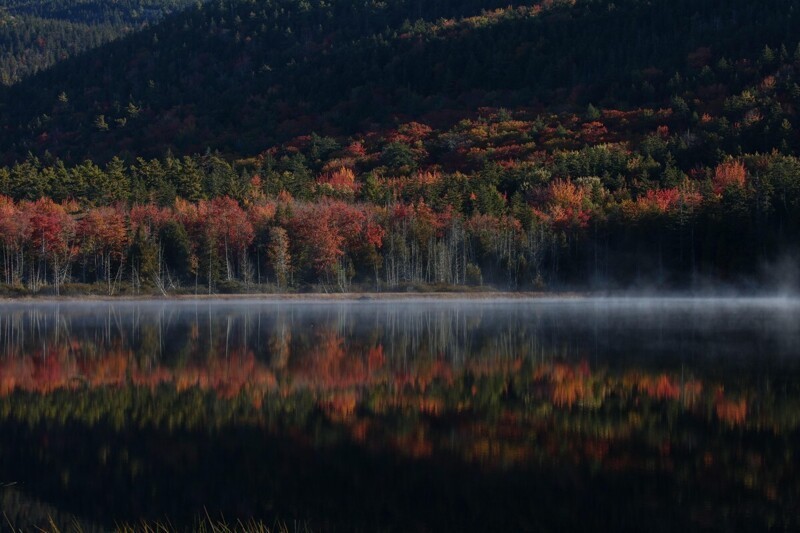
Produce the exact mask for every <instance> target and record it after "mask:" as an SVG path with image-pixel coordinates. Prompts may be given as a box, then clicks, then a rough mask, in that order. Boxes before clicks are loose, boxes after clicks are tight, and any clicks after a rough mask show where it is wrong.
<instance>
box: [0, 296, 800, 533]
mask: <svg viewBox="0 0 800 533" xmlns="http://www.w3.org/2000/svg"><path fill="white" fill-rule="evenodd" d="M798 502H800V301H799V300H793V299H674V298H673V299H580V298H577V299H567V300H546V299H541V300H524V299H514V300H446V301H437V300H430V299H422V300H403V301H336V302H332V301H329V302H310V301H300V302H285V301H283V302H282V301H272V302H260V301H253V300H242V301H238V300H224V301H158V302H138V301H136V302H130V301H129V302H121V301H111V302H97V301H94V302H59V303H47V302H38V301H37V302H17V303H2V304H0V508H1V509H2V511H3V513H4V514H5V518H3V520H2V522H4V525H6V526H7V525H8V524H13V525H15V526H17V527H22V528H33V527H35V526H37V525H38V526H42V525H46V524H48V523H49V521H50V520H53V521H54V523H56V524H57V525H61V526H69V525H71V524H72V525H74V524H80V525H81V527H82V528H83V529H84V530H85V531H91V530H107V529H109V528H112V527H114V526H115V525H119V524H123V523H135V522H138V521H140V520H143V519H144V520H154V521H161V522H163V523H167V522H168V523H170V524H171V525H172V526H173V527H174V528H178V529H183V528H191V527H192V526H193V524H196V523H197V522H196V520H198V519H199V518H200V517H203V516H211V517H215V518H216V517H222V516H224V518H225V519H226V520H228V521H234V520H236V519H249V518H257V519H260V520H264V521H265V522H266V523H267V524H268V525H271V524H273V523H275V522H276V521H279V522H280V523H286V524H289V526H290V530H292V529H301V530H311V531H353V530H362V531H376V530H387V531H434V530H435V531H440V530H447V531H464V530H481V531H499V530H509V531H529V530H534V531H548V530H552V531H571V530H600V529H605V530H615V531H643V530H649V531H674V530H676V529H678V528H684V529H685V530H725V531H734V530H765V529H770V528H774V529H776V530H789V529H791V530H793V529H796V528H800V507H799V506H798ZM2 527H3V525H0V528H2Z"/></svg>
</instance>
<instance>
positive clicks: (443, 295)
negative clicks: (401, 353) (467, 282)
mask: <svg viewBox="0 0 800 533" xmlns="http://www.w3.org/2000/svg"><path fill="white" fill-rule="evenodd" d="M588 296H592V294H591V293H586V292H575V291H564V292H544V291H537V292H532V291H519V292H515V291H488V290H487V291H448V292H434V291H428V292H337V293H325V292H302V293H242V294H231V293H223V294H168V295H161V294H142V295H129V294H125V295H120V296H108V295H100V294H87V295H60V296H57V295H52V294H42V295H21V296H0V303H12V302H36V301H59V302H82V301H96V302H103V301H114V302H117V301H132V302H135V301H165V302H169V301H209V300H222V301H237V300H252V301H286V302H293V301H297V302H303V301H312V302H319V301H330V302H336V301H351V302H360V301H404V300H496V299H499V300H530V299H547V298H558V299H569V298H584V297H588ZM598 296H599V294H598Z"/></svg>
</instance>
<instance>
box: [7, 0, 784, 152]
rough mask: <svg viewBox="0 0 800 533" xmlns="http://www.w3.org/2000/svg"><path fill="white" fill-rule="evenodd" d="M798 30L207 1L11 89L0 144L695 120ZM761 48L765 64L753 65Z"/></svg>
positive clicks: (631, 17) (106, 146)
mask: <svg viewBox="0 0 800 533" xmlns="http://www.w3.org/2000/svg"><path fill="white" fill-rule="evenodd" d="M797 27H800V10H798V6H797V4H796V2H794V1H792V0H765V1H763V2H751V1H748V0H731V1H726V2H718V1H712V0H700V1H697V0H647V1H643V0H620V1H616V2H609V1H607V0H566V1H565V0H548V1H545V2H541V3H532V2H522V3H519V4H516V5H513V6H510V7H509V6H508V2H507V0H468V1H464V0H444V1H438V2H428V1H425V0H396V1H391V2H377V1H370V2H364V1H361V0H358V1H356V0H336V1H332V2H320V1H313V2H309V1H307V0H241V1H214V2H210V3H208V4H206V5H199V6H196V7H193V8H191V9H189V10H188V11H186V12H184V13H181V14H178V15H176V16H172V17H169V18H168V19H166V20H164V21H163V22H162V23H160V24H159V25H157V26H155V27H151V28H149V29H147V30H146V31H143V32H141V33H137V34H135V35H132V36H130V37H128V38H126V39H123V40H121V41H117V42H114V43H110V44H108V45H105V46H103V47H102V48H99V49H96V50H94V51H93V52H90V53H87V54H85V55H82V56H80V57H76V58H73V59H70V60H68V61H63V62H61V63H60V64H58V65H57V66H56V67H55V68H52V69H50V70H48V71H46V72H42V73H39V74H38V75H36V76H34V77H32V78H30V79H28V80H26V81H25V82H23V83H20V84H18V85H17V86H15V87H13V88H11V89H10V90H9V91H8V92H7V93H6V95H5V96H4V97H3V98H2V103H3V109H2V116H3V124H2V126H3V130H2V136H1V137H0V146H2V148H3V150H4V153H5V154H6V156H7V157H10V158H19V157H24V156H25V154H27V153H28V152H29V151H30V152H33V153H44V151H45V150H47V151H49V153H51V154H55V155H59V156H62V157H66V158H68V159H70V160H74V161H80V160H81V159H83V158H85V157H92V158H94V159H108V158H109V157H110V156H111V155H116V154H119V153H122V154H128V155H161V154H163V153H164V152H165V150H166V149H167V148H169V149H170V150H171V151H172V152H173V153H177V154H183V153H193V152H202V151H204V150H205V149H206V148H212V149H220V150H222V151H223V152H224V153H228V154H236V155H252V154H255V153H258V152H260V151H262V150H263V149H264V148H265V147H267V146H269V145H270V144H272V143H274V142H276V141H282V140H285V139H288V138H291V137H293V136H296V135H303V134H308V133H310V132H311V131H316V132H317V133H328V134H347V133H353V132H356V131H363V130H368V129H374V128H375V127H376V126H382V125H386V124H392V123H393V122H394V121H396V120H397V119H398V117H399V119H400V120H402V119H410V118H416V119H419V118H420V117H424V116H426V115H427V114H431V113H434V112H436V113H435V118H440V119H442V118H447V117H449V116H452V115H453V114H458V113H462V112H463V111H465V110H469V111H472V110H475V109H477V108H478V107H480V106H496V107H500V106H505V107H508V108H512V109H513V108H519V107H533V108H539V109H549V110H553V109H555V110H563V109H568V108H569V107H570V106H574V105H577V106H578V107H584V106H586V105H587V104H588V103H589V102H593V103H594V104H596V105H602V106H604V107H617V108H623V109H630V108H635V107H637V106H640V105H649V106H666V105H669V104H670V102H671V98H672V97H675V96H681V97H683V98H684V99H685V100H686V101H687V104H688V105H689V106H690V108H692V111H698V112H699V113H700V114H702V112H704V111H706V109H705V108H704V106H705V105H706V104H709V105H714V104H715V103H719V102H721V101H722V99H723V98H724V97H725V96H730V95H733V94H736V93H738V92H740V91H741V90H742V89H743V88H744V87H745V86H747V84H750V83H753V81H754V79H755V78H754V77H753V74H759V75H760V74H762V73H764V72H766V71H768V70H770V69H773V70H774V69H776V68H777V63H778V62H780V61H781V60H785V59H786V57H785V56H786V55H789V56H791V55H792V54H793V53H794V52H795V48H796V47H797V41H798V35H797V32H796V28H797ZM766 46H768V47H769V48H770V49H771V50H773V51H774V52H775V57H774V58H772V59H770V60H769V61H767V62H765V63H763V64H758V61H759V59H760V58H761V54H762V52H763V50H764V49H765V47H766ZM781 51H783V52H781ZM781 53H783V54H784V55H781ZM754 70H755V72H754ZM448 112H451V113H450V114H448Z"/></svg>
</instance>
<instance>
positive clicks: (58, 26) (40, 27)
mask: <svg viewBox="0 0 800 533" xmlns="http://www.w3.org/2000/svg"><path fill="white" fill-rule="evenodd" d="M189 4H190V2H189V1H187V0H123V1H115V2H107V1H102V0H43V1H36V2H31V1H29V0H7V1H5V2H3V5H2V6H0V84H2V85H11V84H13V83H16V82H18V81H20V80H21V79H23V78H25V77H26V76H29V75H31V74H33V73H35V72H38V71H40V70H43V69H46V68H48V67H50V66H52V65H54V64H56V63H57V62H59V61H62V60H64V59H66V58H68V57H72V56H74V55H77V54H79V53H81V52H83V51H85V50H89V49H92V48H97V47H99V46H100V45H102V44H104V43H107V42H109V41H111V40H113V39H116V38H119V37H121V36H123V35H127V34H129V33H131V32H133V31H136V30H138V29H141V28H143V27H145V25H147V24H148V23H153V22H156V21H157V20H159V19H160V18H162V17H163V16H164V15H165V14H168V13H171V12H174V11H176V10H179V9H181V8H183V7H185V6H187V5H189Z"/></svg>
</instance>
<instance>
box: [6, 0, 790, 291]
mask: <svg viewBox="0 0 800 533" xmlns="http://www.w3.org/2000/svg"><path fill="white" fill-rule="evenodd" d="M798 18H800V14H798V9H797V7H796V6H795V5H794V3H793V2H791V1H788V0H767V1H766V2H761V3H753V2H745V1H744V0H733V1H730V2H725V3H722V4H721V3H719V2H714V1H711V0H702V1H689V0H678V1H666V0H651V1H642V0H622V1H620V2H613V3H611V2H608V1H601V0H586V1H580V0H577V1H562V2H552V1H548V2H543V3H541V4H540V3H536V4H532V3H526V4H521V5H515V6H510V7H509V6H507V5H506V4H505V3H504V2H500V1H497V2H495V1H492V0H488V1H481V0H474V1H468V2H463V1H458V2H457V1H455V0H452V1H443V2H436V3H430V2H423V1H415V0H400V1H397V2H391V3H382V2H369V3H363V2H354V1H351V0H339V1H335V2H328V3H322V2H319V3H309V2H307V1H299V2H295V1H286V0H266V1H261V0H258V1H256V0H251V1H245V0H242V1H237V2H212V3H208V4H204V5H197V6H194V7H191V8H189V9H187V10H186V11H184V12H181V13H177V14H174V15H172V16H169V17H167V18H166V19H164V20H163V21H162V22H160V23H159V24H158V25H154V26H151V27H148V28H146V29H144V30H143V31H141V32H138V33H136V34H133V35H130V36H129V37H126V38H124V39H120V40H118V41H115V42H112V43H109V44H106V45H104V46H102V47H101V48H98V49H96V50H93V51H89V52H87V53H86V54H83V55H80V56H78V57H74V58H71V59H68V60H65V61H63V62H60V63H58V64H57V65H56V66H55V67H53V68H51V69H49V70H46V71H43V72H40V73H38V74H37V75H35V76H32V77H30V78H28V79H26V80H24V81H23V82H21V83H18V84H16V85H14V86H13V87H10V88H8V89H6V90H5V91H4V93H3V94H2V97H0V101H2V105H3V110H2V111H3V112H2V114H1V115H0V116H2V119H0V120H1V121H2V122H0V125H1V126H2V128H0V146H2V147H3V149H4V152H3V153H4V154H5V157H6V160H7V163H8V164H9V166H8V167H7V168H5V169H0V194H3V195H6V196H7V198H6V200H5V203H4V204H3V209H5V210H6V211H5V213H6V217H7V218H6V220H7V221H8V220H23V221H28V222H29V223H28V222H26V223H25V224H22V225H20V224H16V223H15V224H16V225H13V227H12V225H11V223H10V222H8V226H6V228H7V230H6V237H5V243H6V245H7V248H6V251H5V252H4V253H5V255H4V257H5V258H6V263H5V274H6V281H7V282H8V284H9V285H25V286H27V287H29V288H33V289H34V290H37V288H38V287H40V286H42V284H44V285H48V284H55V285H56V286H58V284H60V283H64V282H69V281H82V282H87V283H91V282H95V281H103V282H104V283H106V284H107V286H108V290H109V291H113V290H116V289H115V288H114V287H116V286H117V285H119V284H120V283H121V280H130V285H131V286H133V287H140V286H143V285H144V286H146V285H148V284H150V285H152V284H154V285H156V286H158V288H159V289H161V290H167V289H170V288H172V289H176V290H186V289H187V288H188V287H194V290H198V287H206V289H207V290H209V291H211V290H217V289H218V288H224V290H234V289H235V290H244V289H247V290H252V287H260V286H263V284H264V283H265V282H267V281H268V282H269V283H274V284H277V285H278V286H279V287H282V288H286V287H287V286H290V287H296V288H302V287H309V286H314V285H315V284H322V286H324V287H326V288H336V289H340V290H345V289H347V288H349V287H350V286H351V284H352V283H357V284H361V286H370V287H384V286H386V287H402V286H414V285H431V284H448V285H462V284H476V285H477V284H482V283H488V284H492V285H496V286H503V287H512V288H520V287H555V286H582V287H585V286H592V287H619V286H630V285H632V284H633V285H643V284H648V285H655V286H658V287H686V286H691V287H697V286H699V285H703V284H705V283H712V284H714V283H719V282H724V283H734V284H739V285H741V284H756V283H762V282H764V281H768V282H769V283H771V284H772V286H773V287H775V286H777V285H779V284H780V283H779V281H778V280H777V277H776V274H775V272H776V268H777V267H776V266H775V265H778V264H781V265H785V264H789V265H791V264H793V263H792V261H791V259H790V258H791V255H792V254H793V253H796V252H797V251H796V247H797V244H796V243H797V242H798V237H800V160H799V159H798V158H797V151H798V148H800V137H798V133H797V129H796V128H797V125H798V118H799V117H798V104H800V85H798V69H800V43H798V36H797V35H796V32H795V30H794V28H796V27H798V24H797V23H798V22H800V21H798ZM42 197H49V198H50V199H51V200H52V201H51V200H46V201H45V200H40V198H42ZM176 198H177V200H176ZM48 202H49V203H48ZM54 202H55V203H54ZM93 217H94V218H93ZM54 220H57V221H60V222H59V224H61V227H63V228H66V229H67V230H68V231H67V232H66V233H63V234H62V233H58V234H51V233H47V231H49V230H47V228H48V227H50V226H51V225H52V223H53V221H54ZM87 220H88V221H89V222H85V221H87ZM2 224H3V222H2V219H0V227H2ZM37 224H38V226H37ZM100 227H104V228H105V230H104V232H100V233H97V232H99V231H100V230H99V229H98V228H100ZM37 228H38V229H37ZM109 228H110V229H109ZM37 232H38V233H37ZM46 233H47V235H48V237H47V238H45V234H46ZM14 235H15V236H14ZM44 241H47V242H48V243H51V244H53V243H55V242H58V245H57V246H56V245H55V244H54V249H53V251H50V252H47V251H43V250H41V249H40V248H37V243H38V245H39V246H41V244H42V242H44ZM787 261H788V263H787ZM34 265H36V269H34V270H26V269H32V267H33V266H34ZM783 270H785V269H783ZM789 270H791V268H790V269H789ZM790 274H791V272H790ZM788 278H791V275H790V276H788ZM788 278H787V279H788ZM781 282H782V281H781ZM126 283H127V282H126Z"/></svg>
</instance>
